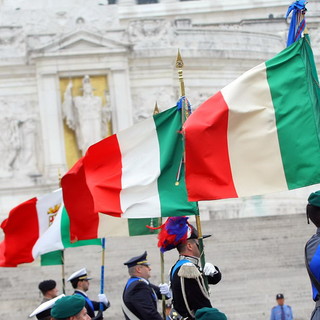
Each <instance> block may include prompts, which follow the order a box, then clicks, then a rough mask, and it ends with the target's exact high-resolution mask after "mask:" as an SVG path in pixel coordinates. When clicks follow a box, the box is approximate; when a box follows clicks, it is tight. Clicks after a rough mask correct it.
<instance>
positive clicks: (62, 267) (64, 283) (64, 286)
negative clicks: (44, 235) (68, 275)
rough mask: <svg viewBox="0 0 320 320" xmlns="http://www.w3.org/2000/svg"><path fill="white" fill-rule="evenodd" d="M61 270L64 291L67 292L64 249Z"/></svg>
mask: <svg viewBox="0 0 320 320" xmlns="http://www.w3.org/2000/svg"><path fill="white" fill-rule="evenodd" d="M61 260H62V264H61V272H62V293H63V294H66V281H65V272H64V250H61Z"/></svg>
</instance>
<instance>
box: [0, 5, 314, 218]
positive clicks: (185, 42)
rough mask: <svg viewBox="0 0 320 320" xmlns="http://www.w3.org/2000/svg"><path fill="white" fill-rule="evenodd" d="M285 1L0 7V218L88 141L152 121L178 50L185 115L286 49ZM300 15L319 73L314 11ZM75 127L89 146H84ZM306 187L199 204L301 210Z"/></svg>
mask: <svg viewBox="0 0 320 320" xmlns="http://www.w3.org/2000/svg"><path fill="white" fill-rule="evenodd" d="M144 2H154V3H144ZM140 3H141V4H140ZM289 5H290V2H288V1H283V0H280V1H275V0H270V1H265V0H256V1H249V0H224V1H222V0H217V1H207V0H198V1H197V0H194V1H178V0H159V1H134V0H118V1H104V0H100V1H99V0H90V1H88V0H86V1H85V0H78V1H74V0H68V1H62V0H56V1H50V0H47V1H43V0H33V1H26V0H16V1H13V0H0V110H1V112H0V123H1V128H2V133H1V137H0V218H1V220H3V219H4V218H5V217H6V216H7V214H8V212H9V210H10V209H11V208H12V207H14V206H15V205H17V204H19V203H21V202H22V201H24V200H27V199H29V198H32V197H34V196H39V195H42V194H44V193H47V192H50V191H52V190H54V189H55V188H57V187H58V178H59V175H63V174H64V173H65V172H66V171H67V170H68V168H70V166H72V164H73V163H74V162H75V161H76V159H78V158H79V157H80V156H81V154H83V153H84V152H85V149H86V148H87V145H88V144H91V143H93V142H94V141H98V140H99V139H102V138H103V137H105V136H107V135H109V134H111V133H113V132H117V131H119V130H122V129H125V128H127V127H128V126H130V125H132V124H133V123H135V122H137V121H140V120H141V119H143V118H146V117H148V116H150V115H151V114H152V111H153V108H154V105H155V102H157V104H158V106H159V108H160V110H164V109H167V108H169V107H172V106H174V105H175V103H176V101H177V100H178V98H179V82H178V75H177V70H176V68H175V58H176V55H177V51H178V49H180V51H181V54H182V57H183V60H184V64H185V67H184V80H185V86H186V93H187V97H188V99H189V100H190V102H191V104H192V107H193V108H196V107H197V106H198V105H199V104H201V102H203V101H205V100H206V99H207V98H209V97H210V96H212V95H213V94H214V93H216V92H217V91H218V90H220V89H221V88H222V87H223V86H225V85H226V84H228V83H229V82H231V81H232V80H233V79H235V78H236V77H238V76H239V75H240V74H242V73H243V72H245V71H247V70H248V69H250V68H251V67H253V66H255V65H257V64H258V63H261V62H263V61H265V60H267V59H269V58H271V57H272V56H273V55H275V54H277V53H278V52H279V51H281V50H282V49H283V48H285V45H286V36H287V31H288V27H289V23H288V21H286V20H285V18H284V15H285V13H286V11H287V8H288V6H289ZM307 7H308V12H307V16H306V17H307V25H308V29H309V33H310V36H311V41H312V44H313V51H314V54H315V60H316V63H317V65H318V68H319V64H320V52H319V49H320V33H319V29H320V22H319V21H320V20H319V17H320V4H319V2H316V1H310V3H309V4H308V5H307ZM86 84H87V85H89V87H91V89H89V91H86V89H85V85H86ZM86 92H87V93H86ZM93 101H94V102H93ZM81 103H84V104H85V105H87V106H91V107H92V106H93V105H95V106H96V110H97V115H96V117H95V118H94V119H91V120H92V121H96V122H95V123H98V124H99V123H100V125H97V126H95V127H98V128H99V130H98V131H97V132H96V133H95V134H94V133H93V132H92V130H89V129H88V125H90V123H89V122H88V121H91V120H90V119H89V118H88V117H87V116H86V115H84V116H81V115H80V114H79V112H78V111H77V110H79V108H78V109H77V105H79V104H81ZM91 111H92V110H91ZM68 112H69V113H68ZM89 113H90V110H89ZM81 117H82V118H81ZM80 118H81V119H84V120H83V121H82V120H80ZM81 121H82V122H81ZM92 123H93V122H92ZM100 126H101V130H100ZM81 131H82V133H83V135H84V136H86V137H90V139H91V140H89V142H81V138H80V134H81ZM314 188H315V187H309V188H305V189H301V190H294V191H291V192H284V193H280V194H274V195H268V196H263V197H253V198H248V199H233V200H220V201H215V202H203V203H201V204H200V207H201V209H202V210H203V212H206V213H209V214H210V215H211V217H213V218H221V217H227V216H228V217H230V218H234V217H242V216H259V215H268V214H286V213H301V212H302V211H303V209H304V206H305V199H306V196H307V195H308V194H309V192H310V190H313V189H314Z"/></svg>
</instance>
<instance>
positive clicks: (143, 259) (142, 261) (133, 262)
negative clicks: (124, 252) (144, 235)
mask: <svg viewBox="0 0 320 320" xmlns="http://www.w3.org/2000/svg"><path fill="white" fill-rule="evenodd" d="M124 265H126V266H127V267H128V268H131V267H134V266H137V265H145V266H149V265H150V264H149V263H148V260H147V251H145V252H144V253H143V254H142V255H140V256H137V257H133V258H131V259H130V260H128V261H127V262H125V263H124Z"/></svg>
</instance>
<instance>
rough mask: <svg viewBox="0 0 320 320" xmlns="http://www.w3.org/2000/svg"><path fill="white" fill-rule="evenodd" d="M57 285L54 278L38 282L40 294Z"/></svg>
mask: <svg viewBox="0 0 320 320" xmlns="http://www.w3.org/2000/svg"><path fill="white" fill-rule="evenodd" d="M56 286H57V283H56V282H55V281H54V280H44V281H42V282H40V283H39V286H38V288H39V290H40V291H41V292H42V294H46V292H48V291H50V290H52V289H54V288H55V287H56Z"/></svg>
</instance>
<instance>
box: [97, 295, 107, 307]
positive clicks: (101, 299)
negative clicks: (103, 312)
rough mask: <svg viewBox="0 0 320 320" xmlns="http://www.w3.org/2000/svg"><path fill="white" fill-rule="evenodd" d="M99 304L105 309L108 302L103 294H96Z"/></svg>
mask: <svg viewBox="0 0 320 320" xmlns="http://www.w3.org/2000/svg"><path fill="white" fill-rule="evenodd" d="M98 298H99V302H102V303H103V304H104V305H105V306H106V307H108V305H109V301H108V299H107V297H106V295H105V294H104V293H99V294H98Z"/></svg>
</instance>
